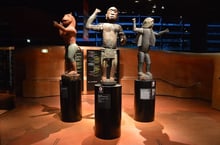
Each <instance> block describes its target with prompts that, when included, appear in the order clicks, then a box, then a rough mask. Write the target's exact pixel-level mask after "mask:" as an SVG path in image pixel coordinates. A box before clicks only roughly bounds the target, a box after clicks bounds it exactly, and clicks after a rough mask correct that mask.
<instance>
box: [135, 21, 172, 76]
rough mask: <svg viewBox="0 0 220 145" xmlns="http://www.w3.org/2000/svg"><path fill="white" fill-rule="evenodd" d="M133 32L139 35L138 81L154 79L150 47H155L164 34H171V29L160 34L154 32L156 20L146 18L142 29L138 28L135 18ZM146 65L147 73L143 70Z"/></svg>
mask: <svg viewBox="0 0 220 145" xmlns="http://www.w3.org/2000/svg"><path fill="white" fill-rule="evenodd" d="M132 21H133V31H134V32H137V33H138V39H137V46H138V79H139V80H149V79H152V78H153V76H152V73H151V71H150V67H151V59H150V55H149V51H150V47H152V46H155V43H156V36H161V35H162V34H164V33H167V32H169V29H165V30H163V31H160V32H155V31H153V26H154V19H153V18H151V17H147V18H145V20H144V21H143V24H142V28H137V27H136V19H135V18H133V19H132ZM144 63H146V71H144V69H143V65H144Z"/></svg>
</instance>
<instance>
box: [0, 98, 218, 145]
mask: <svg viewBox="0 0 220 145" xmlns="http://www.w3.org/2000/svg"><path fill="white" fill-rule="evenodd" d="M59 103H60V101H59V96H55V97H42V98H25V99H24V98H23V99H21V98H17V99H16V108H15V109H12V110H9V111H7V112H5V113H2V114H1V115H0V133H1V134H0V143H1V144H0V145H220V138H219V137H220V111H218V110H215V109H213V108H211V103H210V102H206V101H203V100H198V99H183V98H175V97H168V96H156V103H155V105H156V107H155V119H154V121H152V122H137V121H135V120H134V119H133V116H134V107H133V106H134V105H133V95H123V96H122V119H121V136H120V137H119V138H116V139H111V140H103V139H100V138H97V137H95V135H94V95H83V96H82V115H83V118H82V120H80V121H78V122H71V123H66V122H63V121H61V119H60V104H59ZM1 111H2V110H1Z"/></svg>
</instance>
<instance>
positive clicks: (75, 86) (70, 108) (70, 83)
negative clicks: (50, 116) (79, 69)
mask: <svg viewBox="0 0 220 145" xmlns="http://www.w3.org/2000/svg"><path fill="white" fill-rule="evenodd" d="M61 77H62V80H61V81H60V105H61V119H62V121H64V122H75V121H79V120H81V119H82V111H81V80H80V79H79V77H74V76H73V77H72V76H67V75H62V76H61Z"/></svg>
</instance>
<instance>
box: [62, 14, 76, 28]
mask: <svg viewBox="0 0 220 145" xmlns="http://www.w3.org/2000/svg"><path fill="white" fill-rule="evenodd" d="M62 23H63V26H65V27H67V26H69V25H72V26H74V27H75V25H76V20H75V18H74V17H73V15H72V13H68V14H65V15H64V16H63V18H62Z"/></svg>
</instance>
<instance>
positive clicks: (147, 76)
mask: <svg viewBox="0 0 220 145" xmlns="http://www.w3.org/2000/svg"><path fill="white" fill-rule="evenodd" d="M152 78H153V76H152V74H151V73H150V72H147V73H146V74H145V73H143V72H138V79H139V80H150V79H152Z"/></svg>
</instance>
